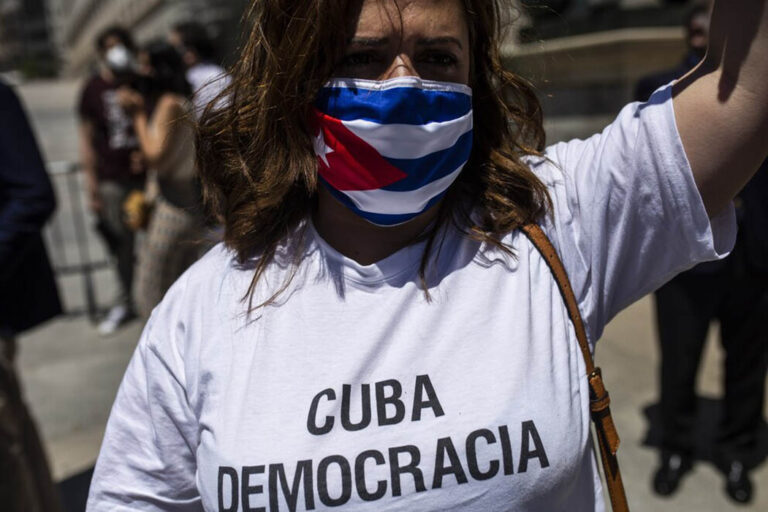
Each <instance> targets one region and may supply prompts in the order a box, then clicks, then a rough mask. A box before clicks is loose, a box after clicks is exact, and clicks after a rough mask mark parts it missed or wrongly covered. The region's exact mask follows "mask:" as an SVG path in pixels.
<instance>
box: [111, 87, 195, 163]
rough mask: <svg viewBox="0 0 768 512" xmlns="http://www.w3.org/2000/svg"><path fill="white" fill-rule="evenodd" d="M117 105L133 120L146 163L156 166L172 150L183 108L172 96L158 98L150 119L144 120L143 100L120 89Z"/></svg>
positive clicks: (135, 94) (145, 117)
mask: <svg viewBox="0 0 768 512" xmlns="http://www.w3.org/2000/svg"><path fill="white" fill-rule="evenodd" d="M118 98H119V101H120V103H121V104H122V105H123V108H125V109H126V110H127V111H128V112H130V114H131V115H132V117H133V128H134V130H135V131H136V137H137V138H138V139H139V146H140V147H141V152H142V154H143V155H144V158H145V159H146V161H147V163H149V165H152V166H157V165H158V164H160V163H161V162H162V161H163V158H165V156H166V155H167V154H168V152H169V151H171V150H172V149H173V144H174V136H175V135H176V133H177V131H178V129H179V123H181V122H183V119H182V118H183V117H184V114H185V111H184V108H183V107H182V106H181V104H180V103H179V101H178V99H177V98H176V97H175V96H174V95H171V94H166V95H164V96H162V97H161V98H160V100H159V101H158V103H157V106H156V107H155V112H154V113H153V115H152V120H151V122H150V120H149V119H148V118H147V114H146V110H145V109H144V100H143V99H142V98H141V96H140V95H139V94H138V93H136V92H133V91H130V90H127V89H122V90H120V92H119V95H118Z"/></svg>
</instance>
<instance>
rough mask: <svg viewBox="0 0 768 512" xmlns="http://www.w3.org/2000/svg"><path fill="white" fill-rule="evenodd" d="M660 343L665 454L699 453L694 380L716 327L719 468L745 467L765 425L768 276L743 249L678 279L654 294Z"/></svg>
mask: <svg viewBox="0 0 768 512" xmlns="http://www.w3.org/2000/svg"><path fill="white" fill-rule="evenodd" d="M656 312H657V319H658V333H659V340H660V343H661V423H662V449H664V450H667V451H676V452H682V453H685V454H689V455H691V454H692V453H693V449H694V446H693V443H694V438H695V437H694V435H693V431H694V427H695V425H694V424H695V419H696V394H695V389H694V388H695V382H696V374H697V371H698V368H699V363H700V361H701V354H702V351H703V348H704V342H705V340H706V335H707V330H708V328H709V324H710V322H711V321H712V320H715V319H717V320H719V321H720V337H721V342H722V345H723V348H724V350H725V362H724V366H725V368H724V376H725V397H724V408H723V417H722V420H721V424H720V425H719V431H718V435H717V438H716V447H715V460H716V462H717V463H718V465H721V466H723V467H727V465H729V464H730V462H732V461H740V462H743V463H745V464H747V465H750V464H749V461H750V460H751V458H752V457H754V449H755V446H756V442H757V437H758V433H759V430H760V427H761V425H762V417H763V403H764V400H765V378H766V370H767V369H768V275H766V274H761V273H756V272H753V271H750V270H749V267H748V265H747V264H746V263H745V259H744V258H743V255H742V254H741V248H740V247H738V246H737V248H736V249H735V250H734V254H733V255H732V256H731V257H730V258H729V259H728V260H727V261H726V263H725V266H724V267H722V268H720V269H719V270H716V271H714V272H712V273H701V272H697V271H695V270H694V271H693V272H690V271H689V272H686V273H684V274H681V275H679V276H677V277H676V278H675V279H673V280H672V281H670V282H669V283H667V284H666V285H665V286H663V287H662V288H660V289H659V290H658V291H657V292H656Z"/></svg>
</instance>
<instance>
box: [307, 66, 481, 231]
mask: <svg viewBox="0 0 768 512" xmlns="http://www.w3.org/2000/svg"><path fill="white" fill-rule="evenodd" d="M314 114H315V117H316V130H317V131H316V133H315V141H314V147H315V154H316V155H317V160H318V174H319V176H320V181H321V182H322V183H323V184H324V185H325V186H326V187H327V188H328V190H330V192H331V193H332V194H333V195H334V197H336V199H338V200H339V201H340V202H341V203H343V204H344V205H345V206H347V207H348V208H349V209H351V210H352V211H353V212H355V213H356V214H358V215H360V216H361V217H363V218H364V219H366V220H368V221H369V222H371V223H373V224H376V225H379V226H394V225H397V224H402V223H404V222H407V221H409V220H411V219H413V218H414V217H416V216H417V215H419V214H420V213H423V212H425V211H426V210H428V209H429V208H430V207H432V206H433V205H434V204H436V203H437V202H438V201H439V200H440V199H441V198H442V197H443V195H445V192H446V190H448V187H450V186H451V184H452V183H453V182H454V181H455V180H456V178H457V177H458V176H459V174H460V173H461V170H462V169H463V167H464V165H465V164H466V163H467V160H469V155H470V153H471V151H472V89H470V88H469V87H468V86H465V85H461V84H454V83H444V82H433V81H428V80H422V79H420V78H416V77H403V78H394V79H391V80H385V81H374V80H359V79H347V78H344V79H334V80H331V81H330V82H328V83H327V84H326V85H325V87H323V89H322V90H321V91H320V93H319V95H318V98H317V100H316V102H315V109H314Z"/></svg>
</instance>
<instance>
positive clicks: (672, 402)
mask: <svg viewBox="0 0 768 512" xmlns="http://www.w3.org/2000/svg"><path fill="white" fill-rule="evenodd" d="M686 26H687V33H688V47H689V51H688V54H687V56H686V58H685V60H684V61H683V62H682V63H681V65H680V66H678V67H677V68H676V69H673V70H670V71H667V72H664V73H660V74H658V75H653V76H650V77H647V78H644V79H643V80H641V81H640V82H639V83H638V85H637V89H636V98H635V99H636V100H638V101H646V100H647V99H648V97H649V96H650V95H651V94H652V93H653V92H654V91H655V90H656V89H657V88H658V87H661V86H663V85H666V84H668V83H669V82H671V81H672V80H675V79H677V78H680V77H682V76H683V75H685V74H686V73H688V71H690V70H691V69H693V68H694V67H695V66H696V65H698V63H699V62H700V61H701V59H702V58H703V57H704V54H705V52H706V45H707V39H708V32H709V16H708V10H707V8H706V7H703V6H701V7H696V8H695V9H694V10H693V11H692V12H691V14H690V16H689V18H688V23H687V25H686ZM735 203H736V211H737V218H738V223H739V235H738V239H737V242H736V247H735V248H734V250H733V252H732V253H731V256H730V257H728V258H727V259H726V260H723V261H716V262H711V263H704V264H701V265H698V266H697V267H695V268H693V269H691V270H689V271H688V272H684V273H682V274H680V275H679V276H677V277H675V278H674V279H672V280H671V281H670V282H669V283H667V284H665V285H664V286H662V287H661V288H660V289H659V290H657V291H656V316H657V322H658V325H657V328H658V335H659V342H660V344H661V397H660V406H661V434H662V438H661V461H660V465H659V467H658V468H657V470H656V472H655V473H654V477H653V488H654V491H655V492H656V493H657V494H660V495H663V496H668V495H672V494H673V493H675V491H677V489H678V488H679V485H680V481H681V479H682V478H683V476H685V474H686V473H688V472H689V471H690V470H691V469H692V467H693V451H694V446H693V442H694V439H695V436H694V435H693V430H694V425H695V420H696V393H695V382H696V374H697V371H698V367H699V363H700V361H701V354H702V352H703V350H704V343H705V341H706V337H707V331H708V329H709V325H710V323H711V322H712V320H718V321H719V322H720V337H721V342H722V346H723V349H724V350H725V354H726V357H725V364H724V366H725V368H724V370H725V371H724V374H725V398H724V400H723V404H724V407H723V418H722V421H721V424H720V428H719V433H718V436H717V439H716V449H715V463H716V465H717V467H718V469H720V471H722V472H723V474H724V476H725V481H726V485H725V488H726V492H727V494H728V496H730V497H731V499H733V500H734V501H736V502H740V503H747V502H749V501H751V499H752V482H751V481H750V479H749V471H750V470H751V469H752V468H753V467H754V466H755V465H757V464H758V463H759V462H760V461H759V460H755V456H754V454H755V447H756V445H757V442H758V434H759V431H760V426H761V425H762V420H763V403H764V399H765V385H764V384H765V376H766V369H768V331H766V328H765V320H764V319H765V318H766V316H768V162H766V163H765V164H763V167H762V169H761V170H759V171H758V172H757V174H756V175H755V176H754V178H753V179H752V180H751V181H750V182H749V183H748V184H747V186H746V187H745V188H744V190H743V191H742V192H741V193H740V194H739V196H738V197H737V198H736V200H735Z"/></svg>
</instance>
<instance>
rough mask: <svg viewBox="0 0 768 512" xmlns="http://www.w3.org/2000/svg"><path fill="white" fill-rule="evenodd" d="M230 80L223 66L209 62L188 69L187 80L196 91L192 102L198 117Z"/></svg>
mask: <svg viewBox="0 0 768 512" xmlns="http://www.w3.org/2000/svg"><path fill="white" fill-rule="evenodd" d="M230 80H231V79H230V77H229V75H228V74H227V72H226V71H224V69H223V68H222V67H221V66H218V65H216V64H212V63H208V62H203V63H200V64H196V65H194V66H192V67H191V68H189V69H188V70H187V82H189V85H190V87H191V88H192V91H193V92H194V96H193V97H192V102H193V104H194V106H195V115H196V116H197V117H200V115H201V114H202V113H203V110H205V107H206V106H207V105H208V104H209V103H210V102H212V101H213V100H215V99H216V97H217V96H218V95H219V94H220V93H221V92H222V91H223V90H224V89H226V88H227V86H228V85H229V83H230Z"/></svg>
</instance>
